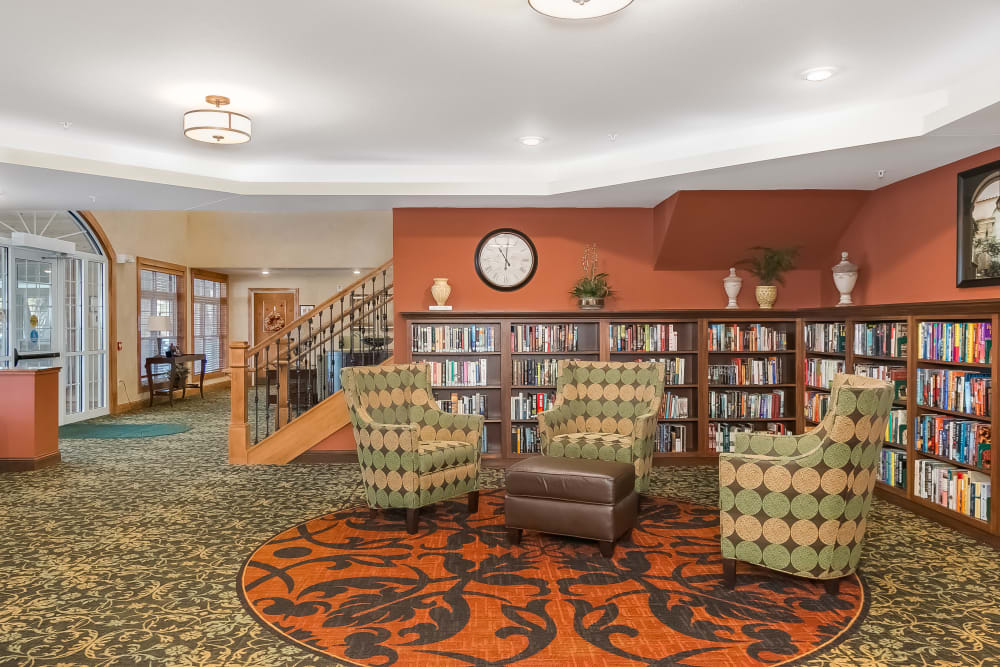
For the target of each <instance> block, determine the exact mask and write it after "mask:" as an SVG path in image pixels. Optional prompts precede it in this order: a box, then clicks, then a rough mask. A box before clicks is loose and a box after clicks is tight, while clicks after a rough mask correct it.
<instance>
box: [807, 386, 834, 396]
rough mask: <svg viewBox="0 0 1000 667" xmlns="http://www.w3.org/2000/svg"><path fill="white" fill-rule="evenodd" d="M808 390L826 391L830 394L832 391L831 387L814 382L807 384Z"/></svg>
mask: <svg viewBox="0 0 1000 667" xmlns="http://www.w3.org/2000/svg"><path fill="white" fill-rule="evenodd" d="M806 391H822V392H825V393H827V394H829V393H830V388H829V387H817V386H816V385H814V384H807V385H806Z"/></svg>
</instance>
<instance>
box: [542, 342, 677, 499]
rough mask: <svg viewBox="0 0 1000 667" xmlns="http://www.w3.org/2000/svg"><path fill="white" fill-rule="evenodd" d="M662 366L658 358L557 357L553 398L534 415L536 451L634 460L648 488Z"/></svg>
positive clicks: (640, 489)
mask: <svg viewBox="0 0 1000 667" xmlns="http://www.w3.org/2000/svg"><path fill="white" fill-rule="evenodd" d="M665 373H666V367H665V366H664V364H662V363H658V362H635V361H630V362H615V361H568V360H561V361H560V362H559V376H558V378H557V380H556V402H555V405H553V407H552V409H551V410H547V411H545V412H542V413H541V414H539V415H538V436H539V439H540V441H541V450H542V454H544V455H546V456H562V457H566V458H583V459H601V460H603V461H618V462H619V463H631V464H633V465H635V490H636V492H637V493H645V492H646V491H647V490H649V471H650V468H652V465H653V439H654V437H655V436H656V415H657V413H658V412H659V410H660V401H661V400H663V381H664V375H665Z"/></svg>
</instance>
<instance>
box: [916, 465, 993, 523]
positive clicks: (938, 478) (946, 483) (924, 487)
mask: <svg viewBox="0 0 1000 667" xmlns="http://www.w3.org/2000/svg"><path fill="white" fill-rule="evenodd" d="M913 491H914V493H915V494H916V495H917V496H918V497H920V498H924V499H926V500H929V501H930V502H932V503H935V504H937V505H941V506H942V507H947V508H948V509H950V510H953V511H955V512H958V513H959V514H964V515H966V516H971V517H972V518H974V519H979V520H980V521H989V520H990V517H991V515H992V514H991V511H990V500H991V497H992V485H991V484H990V477H989V475H987V474H985V473H981V472H977V471H975V470H963V469H961V468H956V467H954V466H952V465H950V464H948V463H945V462H944V461H935V460H934V459H920V460H918V461H916V462H915V469H914V476H913Z"/></svg>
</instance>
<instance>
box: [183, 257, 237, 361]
mask: <svg viewBox="0 0 1000 667" xmlns="http://www.w3.org/2000/svg"><path fill="white" fill-rule="evenodd" d="M191 276H192V281H191V283H192V285H191V303H192V305H193V308H192V311H193V312H192V318H193V319H192V322H191V324H192V328H193V330H194V352H195V354H204V355H205V372H206V373H211V372H212V371H220V370H222V369H224V368H226V366H227V363H228V359H227V357H228V355H227V354H226V348H227V347H228V346H229V301H228V292H229V283H228V281H227V279H226V277H225V276H223V275H220V274H206V273H203V272H200V271H192V272H191Z"/></svg>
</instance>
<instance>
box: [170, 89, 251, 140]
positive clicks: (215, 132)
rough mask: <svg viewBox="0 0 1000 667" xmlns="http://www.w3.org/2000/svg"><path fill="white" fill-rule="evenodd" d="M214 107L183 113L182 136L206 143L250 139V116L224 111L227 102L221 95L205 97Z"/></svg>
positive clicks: (226, 98)
mask: <svg viewBox="0 0 1000 667" xmlns="http://www.w3.org/2000/svg"><path fill="white" fill-rule="evenodd" d="M205 101H206V102H208V103H209V104H213V105H215V108H214V109H195V110H193V111H188V112H187V113H186V114H184V136H185V137H187V138H188V139H194V140H195V141H203V142H205V143H206V144H243V143H246V142H248V141H250V116H244V115H243V114H241V113H236V112H235V111H225V110H224V109H222V107H224V106H226V105H227V104H229V98H228V97H225V96H223V95H209V96H208V97H206V98H205Z"/></svg>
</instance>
